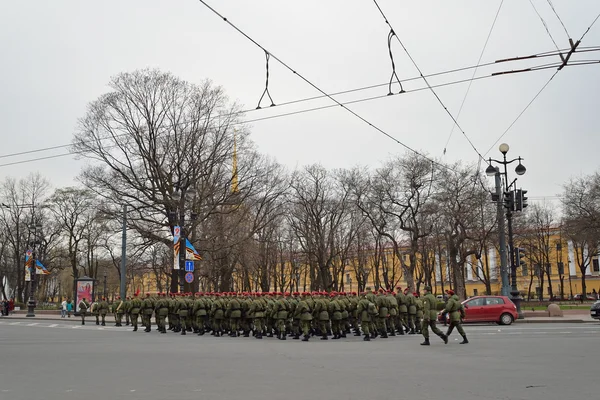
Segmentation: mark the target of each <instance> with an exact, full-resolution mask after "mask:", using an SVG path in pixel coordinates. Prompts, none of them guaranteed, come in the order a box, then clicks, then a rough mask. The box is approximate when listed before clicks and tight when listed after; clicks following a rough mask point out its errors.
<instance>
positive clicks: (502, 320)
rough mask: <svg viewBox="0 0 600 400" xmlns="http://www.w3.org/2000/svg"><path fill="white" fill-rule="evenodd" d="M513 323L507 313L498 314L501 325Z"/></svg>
mask: <svg viewBox="0 0 600 400" xmlns="http://www.w3.org/2000/svg"><path fill="white" fill-rule="evenodd" d="M512 323H513V316H512V315H510V314H509V313H504V314H502V315H501V316H500V324H501V325H510V324H512Z"/></svg>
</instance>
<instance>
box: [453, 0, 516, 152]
mask: <svg viewBox="0 0 600 400" xmlns="http://www.w3.org/2000/svg"><path fill="white" fill-rule="evenodd" d="M502 4H504V0H501V1H500V5H499V6H498V11H496V16H495V17H494V21H492V26H491V27H490V31H489V32H488V35H487V38H486V39H485V43H484V44H483V49H481V53H480V54H479V59H478V60H477V65H479V63H480V62H481V59H482V58H483V53H485V49H486V48H487V44H488V42H489V41H490V36H492V31H493V30H494V27H495V26H496V21H497V20H498V15H499V14H500V10H501V9H502ZM476 73H477V68H475V69H473V75H472V76H471V78H475V74H476ZM472 84H473V81H470V82H469V86H468V87H467V90H466V92H465V96H464V97H463V99H462V102H461V103H460V108H459V109H458V114H456V118H457V119H458V118H460V114H461V113H462V109H463V107H464V105H465V101H466V100H467V96H469V91H470V90H471V85H472ZM455 127H456V125H454V124H453V125H452V128H451V129H450V135H449V136H448V140H446V144H445V145H444V152H443V154H444V155H446V149H447V148H448V144H449V143H450V139H451V138H452V134H453V133H454V128H455Z"/></svg>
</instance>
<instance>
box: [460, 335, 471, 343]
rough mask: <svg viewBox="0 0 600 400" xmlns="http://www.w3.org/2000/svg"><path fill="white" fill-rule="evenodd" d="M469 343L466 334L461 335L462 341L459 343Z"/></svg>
mask: <svg viewBox="0 0 600 400" xmlns="http://www.w3.org/2000/svg"><path fill="white" fill-rule="evenodd" d="M467 343H469V340H468V339H467V335H465V336H463V341H462V342H460V344H467Z"/></svg>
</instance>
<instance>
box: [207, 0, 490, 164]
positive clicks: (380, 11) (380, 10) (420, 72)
mask: <svg viewBox="0 0 600 400" xmlns="http://www.w3.org/2000/svg"><path fill="white" fill-rule="evenodd" d="M200 1H202V0H200ZM373 3H375V6H376V7H377V9H378V10H379V13H380V14H381V16H382V17H383V19H384V21H385V23H386V24H387V25H388V26H389V28H390V29H391V30H392V31H393V32H396V31H395V30H394V27H393V26H392V24H391V23H390V21H389V20H388V18H387V16H386V15H385V13H384V12H383V10H382V8H381V7H380V6H379V3H377V0H373ZM394 37H395V38H396V40H397V41H398V43H400V46H402V49H403V50H404V52H405V53H406V55H407V56H408V58H409V59H410V61H411V62H412V64H413V65H414V66H415V68H416V69H417V71H418V72H419V75H421V78H423V81H424V82H425V84H426V85H427V87H428V88H429V89H430V90H431V93H433V95H434V96H435V98H436V99H437V101H438V102H439V103H440V104H441V106H442V107H443V108H444V110H445V111H446V113H448V115H449V116H450V118H452V121H454V124H455V125H456V127H457V128H458V129H459V130H460V131H461V132H462V134H463V135H464V137H465V138H466V139H467V141H468V142H469V144H470V145H471V147H472V148H473V150H475V152H476V153H477V155H478V156H479V158H481V159H483V156H482V155H481V153H480V152H479V150H477V147H475V145H474V144H473V142H472V141H471V139H469V137H468V136H467V134H466V133H465V131H464V130H463V129H462V128H461V126H460V125H459V123H458V121H457V120H456V118H454V115H452V113H451V112H450V110H448V107H446V105H445V104H444V102H443V101H442V99H440V96H438V94H437V93H436V92H435V90H433V88H432V87H431V85H430V84H429V81H428V80H427V78H426V77H425V75H423V72H422V71H421V69H420V68H419V66H418V65H417V63H416V62H415V60H414V58H413V57H412V56H411V55H410V53H409V52H408V50H407V49H406V46H404V43H403V42H402V40H400V38H399V37H398V35H397V34H396V35H394Z"/></svg>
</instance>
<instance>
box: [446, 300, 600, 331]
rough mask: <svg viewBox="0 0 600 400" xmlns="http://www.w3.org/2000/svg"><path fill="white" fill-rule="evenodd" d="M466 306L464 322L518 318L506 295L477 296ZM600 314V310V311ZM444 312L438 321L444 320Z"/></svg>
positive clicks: (506, 321) (503, 322)
mask: <svg viewBox="0 0 600 400" xmlns="http://www.w3.org/2000/svg"><path fill="white" fill-rule="evenodd" d="M462 304H463V306H464V308H465V317H464V318H463V322H465V323H469V322H496V323H497V324H499V325H510V324H512V323H513V321H514V320H516V319H517V318H518V316H519V315H518V314H517V306H515V304H514V303H513V302H512V301H511V300H510V299H509V298H508V297H506V296H475V297H471V298H470V299H467V300H464V301H463V302H462ZM599 315H600V311H599ZM443 320H444V316H443V315H442V313H439V314H438V321H443Z"/></svg>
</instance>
